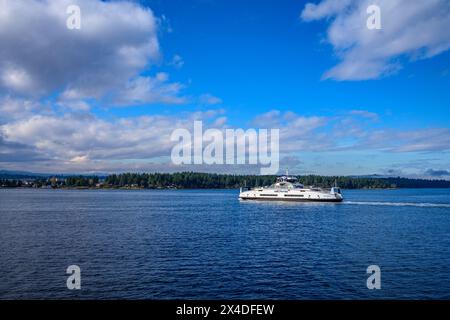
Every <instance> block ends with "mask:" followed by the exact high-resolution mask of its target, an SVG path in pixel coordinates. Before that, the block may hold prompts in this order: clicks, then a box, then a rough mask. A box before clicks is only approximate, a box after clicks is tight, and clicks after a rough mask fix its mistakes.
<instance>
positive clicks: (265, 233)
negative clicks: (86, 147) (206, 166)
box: [0, 189, 450, 299]
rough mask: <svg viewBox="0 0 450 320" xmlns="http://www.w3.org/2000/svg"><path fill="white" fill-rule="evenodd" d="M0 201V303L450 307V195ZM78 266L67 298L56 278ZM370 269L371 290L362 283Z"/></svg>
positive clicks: (163, 195)
mask: <svg viewBox="0 0 450 320" xmlns="http://www.w3.org/2000/svg"><path fill="white" fill-rule="evenodd" d="M237 196H238V191H236V190H226V191H224V190H188V191H180V190H173V191H169V190H154V191H150V190H142V191H131V190H130V191H125V190H111V191H107V190H105V191H103V190H79V191H77V190H31V189H1V190H0V299H55V298H56V299H117V298H120V299H449V298H450V190H443V189H426V190H424V189H414V190H413V189H404V190H347V191H345V190H344V196H345V201H344V202H343V203H338V204H320V203H316V204H314V203H310V204H305V203H279V202H245V201H239V200H238V198H237ZM69 265H78V266H79V267H80V268H81V290H68V289H67V287H66V279H67V277H68V275H67V274H66V268H67V267H68V266H69ZM369 265H378V266H379V267H380V269H381V289H380V290H376V289H375V290H369V289H368V288H367V286H366V281H367V278H368V276H369V275H368V274H367V273H366V269H367V267H368V266H369Z"/></svg>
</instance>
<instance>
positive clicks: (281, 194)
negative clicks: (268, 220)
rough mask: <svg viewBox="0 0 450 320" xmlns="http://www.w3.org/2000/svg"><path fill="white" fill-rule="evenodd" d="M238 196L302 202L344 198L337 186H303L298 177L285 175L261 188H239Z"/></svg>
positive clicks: (339, 200) (245, 198)
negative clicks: (327, 187) (329, 187)
mask: <svg viewBox="0 0 450 320" xmlns="http://www.w3.org/2000/svg"><path fill="white" fill-rule="evenodd" d="M239 198H240V199H242V200H277V201H303V202H341V201H342V200H343V199H344V198H343V196H342V193H341V189H340V188H339V187H337V186H335V187H332V188H331V189H329V190H327V189H322V188H315V187H309V188H305V187H304V186H303V184H301V183H300V182H298V179H297V178H296V177H293V176H289V175H285V176H281V177H278V178H277V181H276V183H274V184H273V185H271V186H268V187H262V188H253V189H250V190H249V189H247V188H241V190H240V192H239Z"/></svg>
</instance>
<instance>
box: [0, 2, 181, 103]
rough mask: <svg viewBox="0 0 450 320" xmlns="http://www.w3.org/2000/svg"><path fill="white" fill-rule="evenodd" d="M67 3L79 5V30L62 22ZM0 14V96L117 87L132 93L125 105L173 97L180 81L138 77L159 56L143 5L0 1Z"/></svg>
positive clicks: (101, 92)
mask: <svg viewBox="0 0 450 320" xmlns="http://www.w3.org/2000/svg"><path fill="white" fill-rule="evenodd" d="M73 4H75V5H78V6H79V7H80V9H81V21H82V23H81V25H82V27H81V29H79V30H77V29H73V30H70V29H68V28H67V27H66V19H67V18H68V16H69V15H68V14H67V13H66V8H67V7H68V5H73ZM0 13H1V18H0V43H1V44H2V45H1V46H2V49H1V50H0V93H1V92H2V91H3V93H10V94H17V95H21V96H29V97H34V98H37V97H42V96H46V95H49V94H53V93H55V92H63V93H62V98H63V99H67V98H69V99H85V98H95V99H101V98H103V97H104V96H108V97H109V96H110V95H111V93H116V92H118V91H121V92H125V93H126V94H125V95H124V96H125V97H131V96H132V95H133V94H134V93H138V94H139V96H138V97H137V98H136V99H130V100H129V101H128V103H133V102H134V101H135V100H137V101H136V102H138V103H140V102H149V103H152V102H162V103H172V102H175V103H179V102H180V99H179V98H177V97H176V95H177V94H178V91H179V88H180V85H179V84H177V83H174V84H172V83H169V82H167V81H165V80H163V81H162V80H160V79H159V78H158V76H156V77H155V78H154V77H148V76H146V77H143V76H139V73H140V72H142V71H143V70H145V69H147V70H148V68H149V67H151V66H152V65H154V64H157V63H159V62H160V60H161V54H160V48H159V42H158V38H157V35H158V28H159V20H158V19H157V18H156V17H155V16H154V14H153V12H152V11H151V10H150V9H148V8H144V7H142V6H140V5H139V4H137V3H134V2H126V1H112V2H104V1H100V0H59V1H50V0H42V1H40V0H17V1H0ZM180 63H181V62H180V61H178V64H180ZM126 90H131V91H130V92H126ZM172 94H173V95H174V96H175V97H171V96H170V95H172ZM141 100H142V101H141ZM122 102H126V101H125V98H124V97H123V98H122Z"/></svg>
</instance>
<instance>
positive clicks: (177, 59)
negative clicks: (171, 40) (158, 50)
mask: <svg viewBox="0 0 450 320" xmlns="http://www.w3.org/2000/svg"><path fill="white" fill-rule="evenodd" d="M169 65H170V66H173V67H174V68H176V69H180V68H181V67H183V66H184V60H183V58H182V57H181V56H180V55H178V54H175V55H174V56H173V58H172V61H171V62H170V63H169Z"/></svg>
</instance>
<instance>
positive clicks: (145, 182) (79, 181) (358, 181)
mask: <svg viewBox="0 0 450 320" xmlns="http://www.w3.org/2000/svg"><path fill="white" fill-rule="evenodd" d="M276 178H277V177H276V176H273V175H268V176H260V175H232V174H215V173H199V172H178V173H122V174H111V175H109V176H107V177H98V176H82V175H79V176H69V177H58V178H55V177H48V178H39V179H35V180H33V181H32V182H31V183H30V182H24V181H23V180H20V179H0V186H1V187H25V186H28V187H30V186H33V187H42V186H47V187H54V188H59V187H81V188H146V189H147V188H148V189H157V188H177V189H232V188H239V187H242V186H247V187H261V186H267V185H270V184H272V183H274V182H275V181H276ZM298 178H299V181H300V182H301V183H303V184H304V185H305V186H316V187H322V188H329V187H331V186H333V185H334V184H335V183H336V184H337V185H338V186H339V187H341V188H343V189H364V188H367V189H377V188H383V189H385V188H450V181H447V180H424V179H408V178H400V177H397V178H371V177H367V178H365V177H346V176H319V175H307V176H298Z"/></svg>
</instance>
